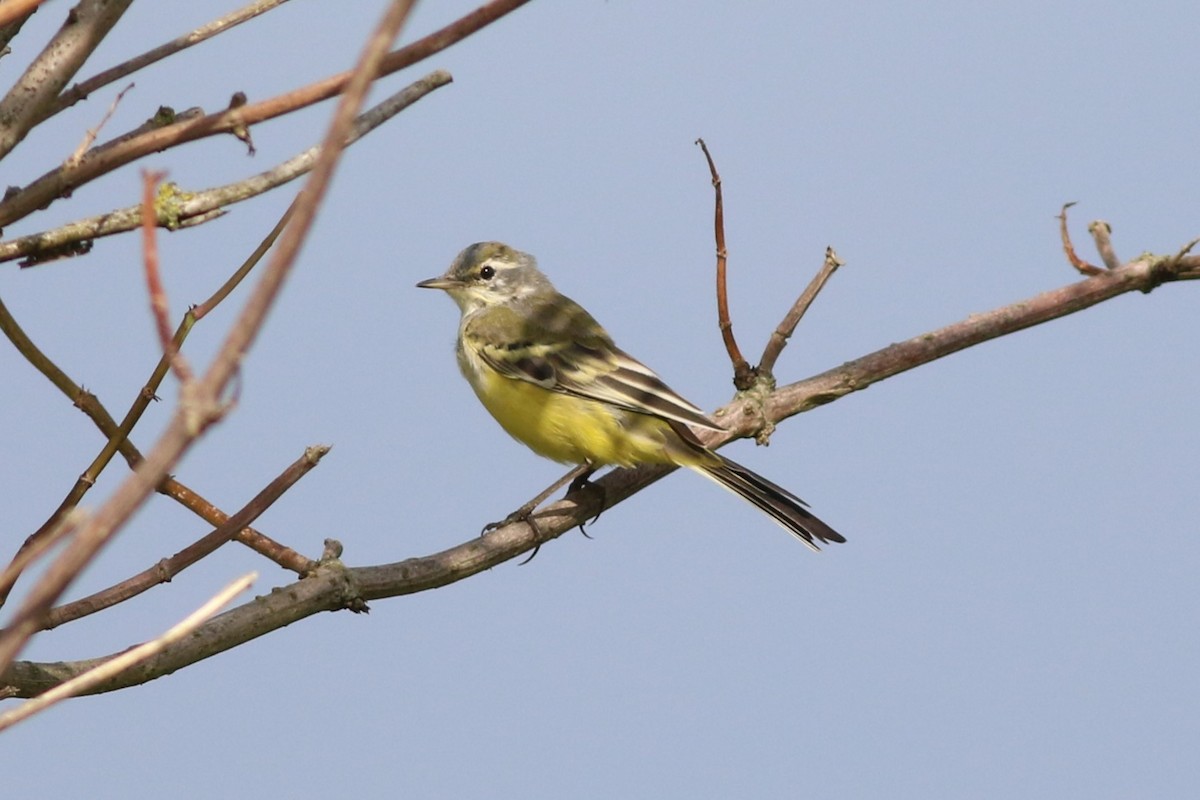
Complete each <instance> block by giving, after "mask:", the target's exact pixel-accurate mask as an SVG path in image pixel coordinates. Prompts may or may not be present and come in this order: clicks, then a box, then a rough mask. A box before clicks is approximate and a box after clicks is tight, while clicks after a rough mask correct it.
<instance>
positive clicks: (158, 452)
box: [0, 0, 412, 672]
mask: <svg viewBox="0 0 1200 800" xmlns="http://www.w3.org/2000/svg"><path fill="white" fill-rule="evenodd" d="M85 1H86V0H85ZM411 6H412V3H411V2H403V0H393V2H392V3H391V4H390V5H389V6H388V9H387V11H386V12H385V14H384V19H383V21H382V22H381V23H380V25H379V27H378V29H377V30H376V32H375V33H373V34H372V36H371V37H370V39H369V43H368V45H367V47H366V49H365V51H364V53H363V55H362V57H361V58H360V59H359V63H358V64H357V65H356V67H355V69H354V71H353V74H352V77H351V79H350V81H349V84H348V86H347V87H346V91H345V94H344V96H343V97H342V100H341V102H340V103H339V104H338V108H337V110H336V111H335V113H334V118H333V122H332V123H331V124H330V128H329V133H328V134H327V136H326V138H325V141H324V143H323V144H322V152H321V157H320V158H319V159H318V160H317V163H316V165H315V166H314V167H313V172H312V175H311V176H310V177H309V180H308V183H307V184H306V185H305V187H304V189H303V190H301V193H300V198H299V199H298V201H297V203H296V209H295V211H294V214H293V217H292V221H291V223H290V224H289V225H288V226H287V229H286V230H285V231H284V233H283V236H281V237H280V240H279V242H278V245H277V248H276V250H275V252H274V254H273V256H272V258H271V260H270V262H269V263H268V264H267V267H266V270H265V271H264V273H263V275H262V277H261V278H260V279H259V283H258V285H257V286H255V288H254V290H253V292H251V295H250V297H249V299H248V300H247V301H246V305H245V307H244V308H243V310H242V313H241V314H240V315H239V317H238V319H237V321H236V322H235V323H234V326H233V328H232V330H231V331H230V332H229V335H228V336H227V337H226V339H225V341H224V343H223V344H222V346H221V348H220V350H219V351H218V355H217V356H216V358H215V359H214V361H213V364H212V366H211V367H210V368H209V370H208V371H207V372H206V373H205V375H204V376H203V378H201V379H199V380H197V381H193V382H191V383H188V384H185V385H184V387H183V390H184V391H183V392H181V399H180V403H179V407H178V409H177V410H176V412H175V414H174V415H173V416H172V418H171V421H170V422H169V423H168V424H167V427H166V430H165V431H164V432H163V434H162V436H161V437H160V438H159V441H158V443H157V444H156V445H155V446H154V448H153V449H152V450H151V451H150V452H149V453H148V454H147V455H146V460H145V461H143V462H142V463H141V464H139V465H138V466H137V468H136V469H135V470H134V471H133V474H132V475H130V476H129V478H127V479H126V480H125V481H124V482H123V483H122V484H121V486H120V487H119V488H118V489H117V491H116V493H115V494H113V496H112V497H111V498H110V499H109V500H108V501H107V502H106V503H105V504H104V505H103V506H101V507H100V508H99V509H98V510H97V511H96V513H95V514H94V515H93V516H92V517H90V518H89V519H88V520H87V521H86V522H84V523H83V524H82V525H81V526H80V528H79V530H78V531H77V532H76V534H75V536H74V538H73V539H72V541H71V542H70V544H68V545H67V547H66V548H65V549H64V550H63V552H62V553H61V554H60V555H59V556H58V558H56V559H55V560H54V561H53V562H52V563H51V564H50V566H49V567H48V568H47V569H46V572H45V573H44V574H43V576H42V577H41V579H40V580H39V581H38V582H37V583H36V584H35V585H34V586H33V587H32V588H31V589H30V591H29V594H28V595H27V596H26V598H25V600H24V602H23V603H22V604H21V606H20V607H19V608H18V609H17V611H16V613H15V615H14V616H13V618H12V621H11V622H10V623H9V626H8V627H7V628H5V629H4V631H3V632H0V672H2V671H3V670H4V669H5V668H6V667H7V666H8V665H9V664H10V663H11V662H12V660H13V659H14V658H15V656H16V654H17V653H18V652H20V650H21V649H22V648H23V647H24V645H25V643H26V642H27V641H28V640H29V637H30V636H32V635H33V634H34V633H36V632H37V629H38V625H39V622H40V620H41V619H42V618H43V617H44V616H45V614H46V612H47V611H48V610H49V609H50V607H51V606H52V605H53V604H54V602H55V601H56V600H57V599H58V597H60V596H61V595H62V593H63V591H65V590H66V588H67V587H68V586H69V585H70V584H71V582H72V581H73V580H74V579H75V577H76V576H77V575H78V574H79V572H80V571H81V570H82V569H83V568H84V567H85V566H87V564H88V563H89V562H90V561H91V560H92V559H93V558H94V557H95V555H96V553H98V552H99V551H100V549H101V548H102V547H103V546H104V545H105V544H106V543H107V542H108V541H109V540H110V539H111V538H112V536H113V535H114V534H115V533H116V532H117V530H119V529H120V528H121V526H123V525H124V524H125V522H126V521H127V520H128V519H129V517H130V515H131V514H132V513H133V512H134V511H135V510H136V509H137V508H138V507H139V506H141V504H142V503H143V502H144V501H145V499H146V497H147V496H148V495H149V494H150V493H151V492H152V491H154V488H155V487H156V486H157V485H158V484H159V483H160V482H161V481H162V480H163V479H164V478H165V477H166V475H167V473H168V472H169V471H170V469H171V468H172V467H173V466H174V465H175V464H176V463H177V462H178V460H179V458H180V457H181V456H182V455H183V453H184V452H185V451H186V450H187V449H188V448H189V447H190V446H191V444H192V443H194V442H195V441H196V439H198V438H199V437H200V435H201V434H202V433H203V432H204V431H205V430H206V429H207V428H208V427H209V426H210V425H212V424H213V423H215V422H216V421H217V420H219V419H220V418H221V417H222V416H223V415H224V414H225V413H226V411H227V406H226V405H225V404H224V403H223V402H222V401H221V397H222V395H223V394H224V391H225V389H226V388H227V386H228V385H229V382H230V380H231V379H232V378H233V376H234V374H235V372H236V370H237V368H238V365H239V364H240V363H241V361H242V359H243V356H244V355H245V353H246V351H247V350H248V349H249V347H250V345H251V344H252V343H253V342H254V339H255V337H256V336H257V334H258V331H259V330H260V329H261V327H262V324H263V322H264V320H265V319H266V315H267V311H268V310H270V308H271V306H272V305H273V303H274V300H275V298H276V297H277V296H278V294H279V290H280V288H281V287H282V285H283V282H284V280H285V279H286V278H287V276H288V273H289V272H290V269H291V266H292V264H293V263H294V261H295V257H296V254H297V253H298V252H299V249H300V245H301V244H302V242H303V240H304V237H305V235H306V234H307V232H308V229H309V227H310V225H311V223H312V220H313V219H314V217H315V216H316V209H317V203H318V201H319V200H320V198H321V197H322V196H323V194H324V190H325V188H326V187H327V186H328V183H329V180H330V178H331V177H332V174H333V168H334V166H335V165H336V163H337V160H338V156H339V155H340V152H341V149H342V148H341V145H342V142H343V141H344V140H345V137H346V134H347V132H348V131H349V129H350V124H351V122H352V121H353V118H354V115H355V113H356V112H357V109H358V106H359V104H360V103H361V102H362V98H363V95H364V94H365V93H366V90H367V87H368V86H369V85H370V83H371V80H372V79H373V78H374V77H375V75H376V73H377V71H378V69H379V64H380V61H381V59H382V57H383V55H384V53H385V51H386V49H387V47H388V46H389V44H390V43H391V42H392V40H393V39H395V37H396V35H397V32H398V31H399V28H400V26H401V25H402V24H403V22H404V20H405V19H406V18H407V15H408V12H409V10H410V9H411Z"/></svg>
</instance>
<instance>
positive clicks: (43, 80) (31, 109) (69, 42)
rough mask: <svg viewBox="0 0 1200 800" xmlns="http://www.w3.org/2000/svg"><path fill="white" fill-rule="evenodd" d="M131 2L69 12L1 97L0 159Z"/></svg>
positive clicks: (110, 1)
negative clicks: (22, 72)
mask: <svg viewBox="0 0 1200 800" xmlns="http://www.w3.org/2000/svg"><path fill="white" fill-rule="evenodd" d="M131 2H133V0H82V2H81V3H79V5H77V6H75V7H74V8H72V9H71V10H70V12H68V14H67V21H66V22H65V23H63V26H62V28H60V29H59V31H58V33H57V34H56V35H55V36H54V38H53V39H51V40H50V43H49V44H47V45H46V47H45V48H44V49H43V50H42V52H41V54H40V55H38V57H37V58H35V59H34V60H33V63H32V64H30V65H29V68H28V69H26V70H25V74H24V75H22V76H21V77H20V78H19V79H18V80H17V82H16V83H15V84H14V85H13V87H12V89H10V90H9V92H8V94H7V95H6V96H5V97H4V99H3V100H0V159H2V158H4V157H5V156H6V155H8V154H9V153H10V152H11V151H12V149H13V148H14V147H16V146H17V145H18V144H19V143H20V142H21V140H22V139H24V138H25V136H26V134H28V133H29V131H31V130H32V129H33V127H34V126H35V125H36V124H37V122H38V114H39V113H41V111H42V109H43V108H45V107H46V105H47V104H49V103H51V102H53V100H54V98H56V97H58V94H59V92H61V91H62V90H63V87H64V86H66V85H67V82H68V81H69V80H71V78H72V77H74V75H75V73H76V72H78V71H79V68H80V67H81V66H83V62H84V61H86V60H87V57H88V56H90V55H91V54H92V51H93V50H95V49H96V47H97V46H99V44H100V42H101V41H103V40H104V37H105V36H107V35H108V32H109V31H110V30H112V26H113V25H116V24H117V20H119V19H120V18H121V15H122V14H124V13H125V10H126V9H128V8H129V4H130V3H131ZM0 224H2V223H0Z"/></svg>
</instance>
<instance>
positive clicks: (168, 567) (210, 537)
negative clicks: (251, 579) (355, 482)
mask: <svg viewBox="0 0 1200 800" xmlns="http://www.w3.org/2000/svg"><path fill="white" fill-rule="evenodd" d="M328 452H329V447H328V446H326V445H314V446H312V447H309V448H307V449H305V451H304V455H302V456H301V457H300V458H298V459H296V461H294V462H293V463H292V464H290V465H289V466H288V468H287V469H285V470H284V471H283V472H282V473H280V474H279V476H278V477H276V478H275V479H274V480H273V481H271V482H270V483H269V484H267V485H266V487H264V488H263V490H262V491H261V492H259V493H258V494H256V495H255V496H254V497H253V498H252V499H251V500H250V502H248V503H246V505H244V506H243V507H242V508H241V509H240V510H238V511H237V512H236V513H235V514H233V516H231V517H229V518H228V519H227V520H226V521H225V522H224V523H222V524H221V525H219V526H218V527H217V528H216V529H215V530H213V531H211V532H210V533H208V534H206V535H205V536H203V537H201V538H200V539H198V540H196V541H195V542H193V543H192V544H190V545H188V546H187V547H185V548H184V549H182V550H180V551H179V552H178V553H176V554H175V555H173V556H170V557H169V558H164V559H162V560H161V561H159V562H158V563H156V564H155V565H154V566H152V567H150V568H148V569H145V570H142V571H141V572H139V573H138V574H136V575H133V576H132V577H129V578H126V579H125V580H123V581H121V582H120V583H116V584H114V585H112V586H109V587H108V588H106V589H101V590H100V591H98V592H95V593H93V594H90V595H88V596H87V597H82V598H80V599H78V600H74V601H72V602H70V603H66V604H65V605H61V606H58V607H57V608H52V609H50V611H49V612H47V614H46V619H45V623H44V625H43V630H49V629H51V628H57V627H58V626H59V625H63V624H65V623H67V622H73V621H74V620H77V619H81V618H83V617H86V616H88V615H90V614H95V613H96V612H98V611H103V610H104V609H106V608H111V607H112V606H115V605H117V604H118V603H123V602H125V601H126V600H129V599H130V598H132V597H136V596H138V595H139V594H141V593H142V592H145V591H147V590H148V589H151V588H153V587H154V586H157V585H159V584H161V583H169V582H170V581H171V580H172V579H173V578H174V577H175V576H176V575H178V574H179V573H180V572H183V571H184V570H185V569H187V568H188V567H190V566H192V565H193V564H195V563H196V562H197V561H199V560H200V559H202V558H204V557H205V556H207V555H208V554H209V553H212V552H213V551H215V550H216V549H217V548H218V547H220V546H221V545H223V544H225V543H226V542H228V541H229V540H230V539H232V538H233V537H234V535H235V534H237V533H238V532H239V531H240V530H242V529H243V528H245V527H246V526H247V525H249V524H251V523H252V522H254V520H256V519H258V517H259V516H261V515H262V513H263V512H264V511H266V510H267V509H268V508H270V507H271V506H272V505H274V504H275V502H276V501H277V500H279V498H280V497H282V496H283V493H284V492H286V491H287V490H288V489H290V488H292V487H293V486H295V485H296V482H297V481H299V480H300V479H301V478H303V477H304V476H305V475H307V474H308V473H309V471H310V470H312V468H313V467H315V466H316V465H317V464H318V463H320V461H321V458H322V457H323V456H324V455H325V454H326V453H328Z"/></svg>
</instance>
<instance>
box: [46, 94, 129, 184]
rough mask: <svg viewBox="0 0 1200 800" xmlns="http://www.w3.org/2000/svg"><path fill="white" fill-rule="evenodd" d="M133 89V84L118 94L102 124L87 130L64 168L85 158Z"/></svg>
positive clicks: (110, 104) (101, 119) (105, 113)
mask: <svg viewBox="0 0 1200 800" xmlns="http://www.w3.org/2000/svg"><path fill="white" fill-rule="evenodd" d="M132 88H133V84H132V83H131V84H129V85H128V86H126V87H125V88H124V89H122V90H121V91H119V92H117V96H116V97H114V98H113V101H112V102H111V103H109V104H108V111H105V112H104V116H103V117H101V118H100V123H99V124H98V125H96V127H94V128H88V129H87V133H85V134H84V135H83V141H81V142H80V143H79V147H76V148H75V152H74V153H72V154H71V156H70V157H69V158H68V159H67V160H66V161H65V162H63V166H65V167H67V168H68V169H70V168H71V167H73V166H75V165H76V164H78V163H79V159H81V158H83V154H84V153H86V152H87V151H88V148H89V147H91V146H92V143H93V142H95V141H96V137H97V136H98V135H99V134H100V131H101V130H103V129H104V126H105V125H107V124H108V121H109V120H110V119H112V115H113V113H114V112H115V111H116V110H117V106H118V105H120V104H121V98H123V97H124V96H125V93H126V92H128V91H129V90H130V89H132Z"/></svg>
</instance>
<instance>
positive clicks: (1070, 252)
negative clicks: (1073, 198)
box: [1058, 202, 1104, 275]
mask: <svg viewBox="0 0 1200 800" xmlns="http://www.w3.org/2000/svg"><path fill="white" fill-rule="evenodd" d="M1073 205H1075V203H1073V202H1072V203H1064V204H1063V207H1062V211H1060V212H1059V214H1058V230H1059V234H1060V235H1061V236H1062V246H1063V252H1064V253H1066V255H1067V261H1069V262H1071V266H1072V267H1074V268H1075V269H1077V270H1079V272H1081V273H1083V274H1084V275H1101V274H1103V273H1104V270H1102V269H1100V268H1099V267H1097V266H1093V265H1092V264H1089V263H1088V262H1086V261H1084V260H1083V259H1082V258H1080V257H1079V256H1078V255H1076V253H1075V245H1073V244H1071V233H1070V231H1068V230H1067V209H1068V208H1070V207H1071V206H1073Z"/></svg>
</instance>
